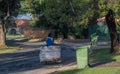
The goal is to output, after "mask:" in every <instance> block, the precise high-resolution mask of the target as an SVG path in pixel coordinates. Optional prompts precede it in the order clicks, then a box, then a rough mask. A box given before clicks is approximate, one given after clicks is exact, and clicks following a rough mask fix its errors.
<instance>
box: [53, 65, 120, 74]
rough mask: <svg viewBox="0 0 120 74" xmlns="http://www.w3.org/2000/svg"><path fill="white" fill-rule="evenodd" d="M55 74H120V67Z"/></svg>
mask: <svg viewBox="0 0 120 74" xmlns="http://www.w3.org/2000/svg"><path fill="white" fill-rule="evenodd" d="M53 74H120V67H105V68H88V69H76V70H67V71H62V72H58V73H53Z"/></svg>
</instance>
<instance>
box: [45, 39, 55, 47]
mask: <svg viewBox="0 0 120 74" xmlns="http://www.w3.org/2000/svg"><path fill="white" fill-rule="evenodd" d="M53 44H54V39H53V38H52V37H48V38H47V39H46V45H47V46H50V45H53Z"/></svg>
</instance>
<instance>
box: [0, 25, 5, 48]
mask: <svg viewBox="0 0 120 74" xmlns="http://www.w3.org/2000/svg"><path fill="white" fill-rule="evenodd" d="M5 45H6V44H5V33H4V31H3V26H2V25H1V24H0V46H5Z"/></svg>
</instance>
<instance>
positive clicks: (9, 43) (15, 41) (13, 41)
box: [6, 39, 29, 46]
mask: <svg viewBox="0 0 120 74" xmlns="http://www.w3.org/2000/svg"><path fill="white" fill-rule="evenodd" d="M28 40H29V39H23V40H14V39H10V40H6V45H8V46H18V45H20V44H19V43H20V42H26V41H28Z"/></svg>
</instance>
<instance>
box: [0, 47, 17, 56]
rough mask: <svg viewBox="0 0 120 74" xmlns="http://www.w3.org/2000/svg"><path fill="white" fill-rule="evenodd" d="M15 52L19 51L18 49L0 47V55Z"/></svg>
mask: <svg viewBox="0 0 120 74" xmlns="http://www.w3.org/2000/svg"><path fill="white" fill-rule="evenodd" d="M17 50H19V47H11V46H4V47H0V54H4V53H13V52H15V51H17Z"/></svg>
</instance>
